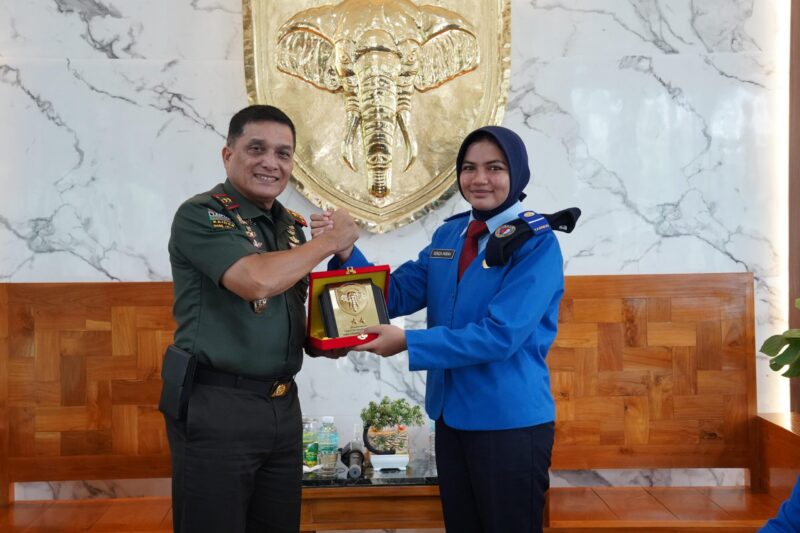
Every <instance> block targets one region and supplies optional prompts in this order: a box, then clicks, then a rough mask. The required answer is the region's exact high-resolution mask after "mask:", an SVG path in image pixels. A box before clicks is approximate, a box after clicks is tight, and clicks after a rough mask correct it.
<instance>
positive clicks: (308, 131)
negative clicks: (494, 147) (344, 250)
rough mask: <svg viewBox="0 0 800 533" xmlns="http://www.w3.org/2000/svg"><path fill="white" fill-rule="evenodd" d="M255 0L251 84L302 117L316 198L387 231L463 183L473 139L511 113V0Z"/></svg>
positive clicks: (301, 172) (302, 165)
mask: <svg viewBox="0 0 800 533" xmlns="http://www.w3.org/2000/svg"><path fill="white" fill-rule="evenodd" d="M243 2H244V25H245V27H244V39H245V43H244V44H245V72H246V77H247V86H248V94H249V97H250V100H251V101H252V102H254V103H256V102H258V103H270V104H274V105H277V106H278V107H280V108H281V109H283V110H284V111H286V112H287V114H288V115H289V116H290V117H292V120H293V121H294V122H295V124H296V125H297V129H298V143H297V150H296V152H295V162H296V164H295V174H294V176H293V178H294V179H295V182H296V184H297V185H298V190H300V191H301V192H302V193H303V194H304V195H305V196H306V197H307V198H309V199H310V200H311V201H312V202H314V203H315V204H317V205H318V206H321V207H328V206H344V207H347V208H348V210H350V211H351V213H352V214H353V215H354V216H355V217H356V218H357V219H358V220H359V221H360V222H361V224H362V225H363V226H365V227H366V228H367V229H369V230H371V231H374V232H383V231H388V230H391V229H393V228H396V227H399V226H402V225H404V224H407V223H409V222H411V221H413V220H415V219H417V218H419V217H420V216H422V215H423V214H425V213H426V212H428V211H430V210H431V209H433V208H435V207H436V205H437V203H438V202H439V201H441V200H443V199H445V198H447V197H448V196H449V195H451V194H452V193H453V192H454V191H455V190H456V187H455V172H454V168H453V164H454V162H455V153H456V151H457V149H458V147H459V145H460V143H461V140H462V139H463V138H464V136H465V135H466V134H467V133H469V132H470V131H471V130H473V129H475V128H476V127H479V126H482V125H486V124H496V123H499V122H500V120H501V118H502V113H503V111H504V107H505V103H506V93H507V90H508V75H509V70H510V59H509V55H510V28H509V19H510V0H491V1H487V0H444V1H442V2H438V3H437V5H436V6H433V5H422V4H417V3H415V2H414V1H412V0H342V1H339V2H325V1H320V0H299V1H295V2H288V1H285V0H284V1H279V0H243Z"/></svg>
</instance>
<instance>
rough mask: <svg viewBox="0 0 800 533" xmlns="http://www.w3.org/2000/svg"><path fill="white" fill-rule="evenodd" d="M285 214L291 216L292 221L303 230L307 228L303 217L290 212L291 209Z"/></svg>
mask: <svg viewBox="0 0 800 533" xmlns="http://www.w3.org/2000/svg"><path fill="white" fill-rule="evenodd" d="M286 212H287V213H289V214H290V215H292V217H294V221H295V222H297V223H298V224H300V225H301V226H303V227H304V228H305V227H307V226H308V222H306V219H305V218H303V215H301V214H300V213H297V212H295V211H292V210H291V209H287V210H286Z"/></svg>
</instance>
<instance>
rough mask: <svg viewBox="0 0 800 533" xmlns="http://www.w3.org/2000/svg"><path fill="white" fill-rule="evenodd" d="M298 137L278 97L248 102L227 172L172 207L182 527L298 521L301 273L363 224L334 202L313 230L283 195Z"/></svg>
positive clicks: (291, 526) (225, 153)
mask: <svg viewBox="0 0 800 533" xmlns="http://www.w3.org/2000/svg"><path fill="white" fill-rule="evenodd" d="M294 147H295V128H294V125H293V124H292V121H291V120H290V119H289V117H287V116H286V115H285V114H284V113H283V112H282V111H280V110H279V109H277V108H275V107H272V106H266V105H254V106H250V107H247V108H245V109H242V110H241V111H239V112H238V113H236V115H234V116H233V118H232V119H231V121H230V127H229V130H228V138H227V142H226V144H225V146H224V147H223V149H222V160H223V164H224V166H225V170H226V173H227V180H226V181H225V182H224V183H221V184H219V185H217V186H216V187H214V188H213V189H211V190H210V191H208V192H205V193H202V194H198V195H197V196H194V197H193V198H190V199H189V200H187V201H186V202H184V203H183V204H182V205H181V206H180V207H179V208H178V210H177V212H176V214H175V218H174V221H173V224H172V233H171V237H170V241H169V256H170V263H171V265H172V274H173V281H174V291H175V303H174V309H173V311H174V317H175V321H176V323H177V329H176V331H175V340H174V343H175V345H176V346H177V347H178V348H180V349H182V350H183V351H184V353H189V354H193V355H194V356H195V358H196V362H197V366H196V369H195V371H194V376H193V381H192V383H193V384H192V386H191V396H190V397H189V400H188V407H186V409H185V411H186V414H185V417H178V418H177V419H176V418H173V417H171V416H166V415H165V419H166V424H167V435H168V439H169V444H170V450H171V454H172V474H173V475H172V480H173V485H172V495H173V526H174V530H175V531H176V532H191V533H196V532H219V533H223V532H224V533H228V532H241V533H244V532H251V531H253V532H256V531H258V532H275V533H284V532H287V533H288V532H296V531H298V530H299V520H300V489H301V480H302V464H301V460H302V457H301V455H302V454H301V449H302V448H301V446H302V443H301V441H302V437H301V432H302V422H301V414H300V405H299V402H298V396H297V387H296V385H295V382H294V380H293V376H294V375H295V374H296V373H297V372H298V371H299V370H300V366H301V363H302V356H303V343H304V338H305V308H304V303H305V299H306V294H307V285H308V284H307V275H308V273H309V271H311V269H312V268H314V267H315V266H316V265H317V264H318V263H319V262H320V261H321V260H323V259H324V258H326V257H327V256H330V255H331V254H333V253H336V252H339V251H341V250H343V249H346V248H348V247H350V246H351V245H352V244H353V242H354V241H355V240H356V239H357V237H358V229H357V227H356V225H355V223H354V221H353V219H352V218H351V217H350V215H349V214H348V213H347V212H346V211H344V210H338V211H336V212H335V214H334V215H333V216H334V217H335V218H336V231H335V232H333V233H331V234H330V237H329V238H326V239H323V240H319V239H314V240H313V241H311V242H306V238H305V236H304V233H303V230H304V228H305V227H306V222H305V220H304V219H303V217H302V216H300V215H299V214H297V213H294V212H292V211H290V210H288V209H286V208H285V207H284V206H283V205H281V203H280V202H279V201H278V200H277V199H276V198H277V196H278V195H279V194H281V192H283V190H284V189H285V188H286V185H287V183H288V180H289V177H290V175H291V172H292V166H293V155H294ZM323 355H333V356H336V355H343V354H342V353H339V354H323ZM167 357H169V353H168V355H167ZM167 366H168V365H167V361H165V368H166V367H167ZM162 398H163V396H162Z"/></svg>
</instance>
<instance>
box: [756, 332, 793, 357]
mask: <svg viewBox="0 0 800 533" xmlns="http://www.w3.org/2000/svg"><path fill="white" fill-rule="evenodd" d="M787 344H789V341H788V340H786V338H785V337H784V336H783V335H773V336H772V337H770V338H768V339H767V340H765V341H764V344H762V345H761V348H760V350H759V351H760V352H761V353H764V354H767V355H769V356H770V357H775V356H776V355H778V354H779V353H780V352H781V350H782V349H783V347H784V346H786V345H787Z"/></svg>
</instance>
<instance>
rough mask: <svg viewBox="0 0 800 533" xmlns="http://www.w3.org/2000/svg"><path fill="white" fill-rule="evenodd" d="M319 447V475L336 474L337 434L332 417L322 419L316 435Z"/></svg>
mask: <svg viewBox="0 0 800 533" xmlns="http://www.w3.org/2000/svg"><path fill="white" fill-rule="evenodd" d="M317 443H318V445H319V452H318V453H319V455H318V458H319V465H320V467H321V468H320V470H319V473H320V474H321V475H323V476H333V475H334V474H336V459H337V457H338V455H339V432H338V431H337V430H336V426H335V425H334V423H333V417H332V416H323V417H322V427H321V428H320V429H319V433H318V434H317Z"/></svg>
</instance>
